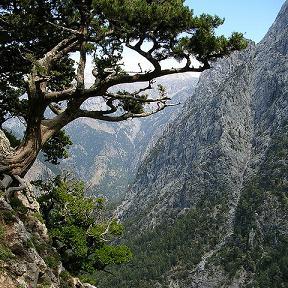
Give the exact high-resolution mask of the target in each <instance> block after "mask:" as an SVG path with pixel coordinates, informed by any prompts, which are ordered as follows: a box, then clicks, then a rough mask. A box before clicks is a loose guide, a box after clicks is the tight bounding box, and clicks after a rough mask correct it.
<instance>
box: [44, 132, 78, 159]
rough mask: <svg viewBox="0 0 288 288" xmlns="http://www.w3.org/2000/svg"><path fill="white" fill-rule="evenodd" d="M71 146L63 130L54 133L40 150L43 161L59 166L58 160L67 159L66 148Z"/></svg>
mask: <svg viewBox="0 0 288 288" xmlns="http://www.w3.org/2000/svg"><path fill="white" fill-rule="evenodd" d="M69 145H72V141H71V140H70V138H69V136H68V135H67V134H66V133H65V131H64V130H60V131H58V132H56V133H55V134H54V135H53V137H52V138H50V139H49V140H48V141H47V142H46V143H45V144H44V145H43V148H42V151H43V153H44V157H45V158H46V159H45V161H48V162H50V163H52V164H55V165H56V164H59V159H63V158H67V157H68V151H67V149H68V147H69Z"/></svg>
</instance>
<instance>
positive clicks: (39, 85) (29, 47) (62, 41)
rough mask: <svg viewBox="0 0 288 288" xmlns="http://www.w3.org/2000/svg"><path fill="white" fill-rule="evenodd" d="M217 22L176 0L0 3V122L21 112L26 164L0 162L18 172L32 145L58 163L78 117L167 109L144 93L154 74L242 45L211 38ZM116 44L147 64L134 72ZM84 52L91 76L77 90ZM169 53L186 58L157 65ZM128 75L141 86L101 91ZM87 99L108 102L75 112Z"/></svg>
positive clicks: (206, 63) (238, 39)
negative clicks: (143, 84)
mask: <svg viewBox="0 0 288 288" xmlns="http://www.w3.org/2000/svg"><path fill="white" fill-rule="evenodd" d="M223 22H224V20H223V19H221V18H219V17H217V16H211V15H207V14H203V15H200V16H194V15H193V11H192V10H191V9H189V7H187V6H185V4H184V1H183V0H164V1H156V0H152V1H143V0H132V1H131V0H97V1H96V0H95V1H94V0H83V1H74V0H65V1H60V0H53V1H49V0H25V1H14V0H4V1H1V4H0V39H1V42H0V58H1V59H2V61H1V64H0V127H2V124H3V123H4V122H5V121H6V120H7V119H9V118H11V117H20V118H21V120H22V121H23V122H24V124H25V127H27V128H26V131H25V133H24V137H23V139H21V145H19V146H18V148H19V149H24V148H27V150H26V151H25V152H26V153H27V154H25V156H26V158H25V157H24V156H23V158H25V160H26V161H27V162H28V163H24V161H22V162H23V163H22V164H21V163H17V164H18V167H16V166H17V165H11V163H10V162H9V161H11V162H13V160H14V159H12V158H13V157H12V158H11V159H10V158H9V159H5V161H7V162H8V164H7V163H5V167H7V168H6V169H8V170H9V169H12V170H13V169H14V170H16V171H12V173H11V174H13V173H14V172H15V173H16V172H17V174H21V175H22V174H23V175H24V174H25V173H26V172H27V169H28V168H27V167H30V166H31V164H32V163H31V162H33V161H34V160H35V158H36V156H37V154H38V153H39V152H40V150H41V149H43V150H44V154H45V155H46V156H47V160H48V161H51V162H52V163H54V164H57V163H58V159H61V158H65V157H66V156H67V151H66V149H67V147H68V146H69V145H70V144H71V142H70V140H69V138H67V136H66V135H65V134H64V132H62V130H61V129H63V128H64V127H65V126H66V125H67V124H68V123H70V122H72V121H74V120H75V119H77V118H80V117H90V118H94V119H100V120H104V121H113V122H116V121H124V120H127V119H128V118H135V117H146V116H148V115H151V114H154V113H157V112H159V111H160V110H162V109H164V108H165V107H167V106H168V104H167V103H166V102H167V101H168V100H169V98H168V97H163V94H162V93H161V91H159V95H158V96H159V97H158V98H157V99H150V98H149V97H147V95H146V94H145V93H144V91H145V90H147V89H150V88H151V83H152V82H153V80H154V79H155V78H157V77H161V76H164V75H169V74H173V73H181V72H189V71H190V72H191V71H192V72H193V71H194V72H201V71H204V70H205V69H208V68H210V62H211V61H213V60H215V59H216V58H219V57H222V56H224V55H227V54H229V53H231V52H232V51H235V50H240V49H243V48H245V47H246V46H247V42H246V41H245V40H244V38H243V35H242V34H241V33H233V34H232V35H231V37H230V38H225V37H224V36H216V34H215V29H216V28H217V27H219V26H220V25H222V24H223ZM143 43H147V44H148V43H149V44H151V49H149V50H148V51H146V50H145V49H144V45H143V47H142V44H143ZM149 44H148V46H149ZM125 48H130V49H132V50H134V51H135V52H137V53H138V54H139V55H141V56H143V57H144V58H146V60H148V61H149V62H150V63H151V65H152V66H153V70H149V71H142V68H141V67H140V66H141V65H139V68H140V71H138V72H137V71H134V72H133V71H125V69H124V68H123V63H122V61H123V53H124V51H125ZM74 52H78V54H77V55H79V61H77V63H75V62H74V61H73V60H72V59H71V58H70V55H71V53H74ZM89 54H90V55H92V57H93V66H94V67H93V69H92V71H91V72H92V75H93V77H94V78H95V81H94V83H93V85H91V86H90V87H86V86H85V73H84V71H85V64H86V57H87V55H89ZM169 58H174V59H176V60H179V61H180V60H184V61H185V62H186V65H184V66H183V67H182V68H180V69H174V68H171V69H162V68H161V63H160V62H161V61H163V60H166V59H169ZM192 58H195V59H197V60H198V61H199V62H200V66H199V67H196V68H195V67H193V66H192V64H191V60H192ZM75 65H76V66H77V68H76V69H75ZM134 82H148V83H149V86H148V87H147V89H144V88H143V89H140V91H134V92H128V91H125V92H124V93H123V91H122V92H120V93H117V92H116V93H114V92H112V90H113V89H109V88H111V87H112V86H115V85H116V84H124V83H134ZM91 97H99V98H100V99H101V101H102V102H103V103H106V106H105V105H103V107H106V108H107V109H106V108H105V109H103V110H99V111H97V110H96V111H91V110H89V109H88V110H85V109H83V105H82V104H83V103H84V102H85V101H86V100H88V99H89V98H91ZM155 102H156V103H157V105H154V106H153V105H150V107H149V108H147V107H146V105H148V104H151V103H155ZM156 107H157V108H156ZM59 108H61V109H59ZM90 108H91V107H90ZM51 111H52V112H53V113H54V114H55V116H51ZM40 138H41V140H43V141H42V142H41V141H37V143H34V146H33V147H32V148H31V146H30V144H31V142H30V144H29V145H28V143H29V141H28V140H31V139H40ZM45 143H46V144H45ZM24 150H25V149H24ZM29 150H33V151H29ZM32 152H34V153H32ZM31 155H33V157H32V156H31ZM34 155H35V156H34ZM5 161H4V162H5ZM15 161H17V159H16V160H15ZM14 164H15V163H14ZM21 165H22V166H21ZM11 166H13V168H11ZM19 166H20V167H19ZM22 170H23V171H22Z"/></svg>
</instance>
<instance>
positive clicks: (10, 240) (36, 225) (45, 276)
mask: <svg viewBox="0 0 288 288" xmlns="http://www.w3.org/2000/svg"><path fill="white" fill-rule="evenodd" d="M10 152H11V148H10V143H9V140H8V139H7V138H6V136H5V134H4V133H3V132H2V130H0V155H1V156H3V155H7V154H9V153H10ZM6 177H7V176H6ZM22 181H23V182H22ZM22 181H21V182H22V183H21V185H23V186H25V187H24V188H23V189H21V190H20V188H19V187H18V186H19V183H17V178H16V179H14V181H13V182H12V183H10V184H9V185H12V186H13V185H16V186H15V187H17V189H12V190H14V191H12V190H11V187H6V188H7V189H6V188H5V187H4V185H3V187H1V188H0V288H19V287H23V288H30V287H32V288H36V287H39V288H40V287H42V288H44V287H47V288H48V287H50V288H64V287H65V288H66V287H67V288H69V287H70V288H91V287H94V286H91V285H89V284H83V283H81V282H80V281H79V280H78V279H76V278H72V277H71V276H67V273H65V269H64V268H63V267H62V264H61V262H60V261H59V259H60V256H59V255H58V253H57V251H56V250H55V249H54V248H53V247H52V246H51V243H50V241H49V236H48V232H47V229H46V226H45V224H44V222H43V219H42V216H41V214H40V212H39V204H38V202H37V201H36V199H35V197H34V195H33V192H31V188H30V185H29V183H24V180H22ZM2 182H3V179H1V183H2ZM23 183H24V184H23ZM18 188H19V189H18ZM9 189H10V190H11V191H12V192H10V193H7V192H8V191H9Z"/></svg>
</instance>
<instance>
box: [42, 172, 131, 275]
mask: <svg viewBox="0 0 288 288" xmlns="http://www.w3.org/2000/svg"><path fill="white" fill-rule="evenodd" d="M41 185H42V186H41V187H42V189H43V191H44V193H43V194H42V196H40V197H39V199H38V201H39V203H40V207H41V212H42V215H43V218H44V221H45V223H46V226H47V228H48V232H49V235H50V238H51V239H52V243H53V246H54V247H56V249H57V250H58V252H59V254H60V256H61V261H62V263H63V265H64V267H65V268H66V269H67V270H68V271H69V272H70V273H72V274H73V275H77V276H79V275H80V274H83V273H84V274H85V273H93V272H94V271H96V270H104V269H105V267H106V266H107V265H111V264H121V263H126V262H128V261H129V260H130V259H131V257H132V253H131V251H130V250H129V248H128V247H126V246H114V245H112V244H109V243H110V241H112V240H113V239H115V237H119V236H121V235H122V233H123V231H124V228H123V226H122V225H121V224H119V223H118V222H117V221H116V220H115V219H111V220H107V219H106V220H104V219H105V217H104V216H103V215H102V214H103V212H102V210H103V208H104V199H103V198H93V197H89V198H88V197H85V195H84V185H83V183H82V182H80V181H77V180H74V179H70V180H68V179H62V178H61V177H59V176H58V177H56V178H55V179H53V181H51V182H49V183H44V184H43V183H42V184H41ZM51 260H53V259H50V258H49V259H47V261H48V263H49V264H52V265H54V264H55V263H54V262H53V261H52V263H51ZM48 263H47V264H48Z"/></svg>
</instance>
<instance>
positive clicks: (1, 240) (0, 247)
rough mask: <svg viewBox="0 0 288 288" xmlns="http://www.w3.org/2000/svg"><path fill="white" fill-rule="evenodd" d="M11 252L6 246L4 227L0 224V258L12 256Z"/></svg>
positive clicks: (5, 258)
mask: <svg viewBox="0 0 288 288" xmlns="http://www.w3.org/2000/svg"><path fill="white" fill-rule="evenodd" d="M12 257H13V254H12V252H11V250H10V249H9V247H7V243H6V239H5V227H4V226H3V225H0V260H3V261H5V260H8V259H9V258H12Z"/></svg>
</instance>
